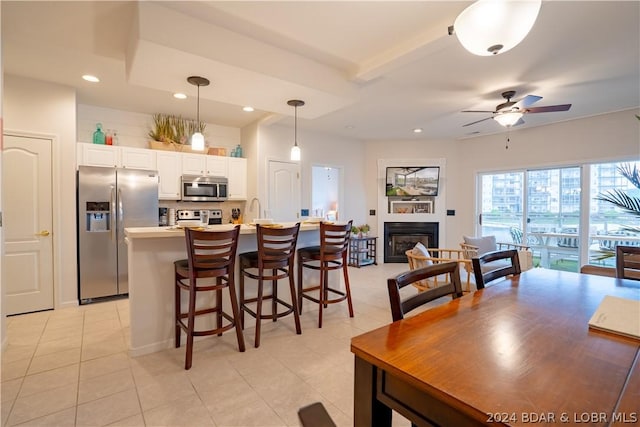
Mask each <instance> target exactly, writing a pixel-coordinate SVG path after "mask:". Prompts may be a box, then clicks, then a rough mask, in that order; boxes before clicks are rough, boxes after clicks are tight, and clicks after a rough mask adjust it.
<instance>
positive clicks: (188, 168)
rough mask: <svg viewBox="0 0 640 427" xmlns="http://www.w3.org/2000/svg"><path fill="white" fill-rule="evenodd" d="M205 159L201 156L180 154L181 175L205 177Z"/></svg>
mask: <svg viewBox="0 0 640 427" xmlns="http://www.w3.org/2000/svg"><path fill="white" fill-rule="evenodd" d="M206 170H207V157H206V156H203V155H202V154H182V173H183V174H184V175H205V173H206Z"/></svg>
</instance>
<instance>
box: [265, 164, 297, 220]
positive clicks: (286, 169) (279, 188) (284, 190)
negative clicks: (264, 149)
mask: <svg viewBox="0 0 640 427" xmlns="http://www.w3.org/2000/svg"><path fill="white" fill-rule="evenodd" d="M267 168H268V176H269V193H268V194H269V200H268V205H267V206H268V208H267V209H265V213H264V216H265V217H266V218H275V219H276V220H277V221H298V219H299V218H300V164H299V163H298V162H284V161H278V160H269V162H268V166H267Z"/></svg>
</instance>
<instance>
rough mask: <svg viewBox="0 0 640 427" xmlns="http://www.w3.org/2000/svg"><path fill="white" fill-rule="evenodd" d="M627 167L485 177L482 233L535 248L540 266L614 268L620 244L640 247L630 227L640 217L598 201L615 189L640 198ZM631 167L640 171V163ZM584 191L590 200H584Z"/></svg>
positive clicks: (600, 166) (608, 165)
mask: <svg viewBox="0 0 640 427" xmlns="http://www.w3.org/2000/svg"><path fill="white" fill-rule="evenodd" d="M622 164H625V163H624V162H623V163H603V164H592V165H583V166H575V167H566V168H553V169H535V170H526V171H512V172H501V173H496V174H491V173H486V174H481V175H480V180H479V183H480V189H479V195H480V200H479V202H480V209H481V212H480V213H481V216H480V218H481V220H480V233H481V234H482V235H485V236H486V235H495V236H496V239H497V240H498V241H499V242H513V243H520V244H525V245H529V246H530V247H531V248H532V250H533V253H534V265H539V266H543V267H547V268H553V269H560V270H569V271H578V269H579V267H580V265H583V264H587V263H591V264H599V265H605V266H612V265H614V258H613V257H612V252H613V251H614V250H615V246H616V245H617V244H627V245H639V246H640V234H638V233H636V232H634V231H630V230H628V229H627V227H628V226H635V227H639V226H640V217H639V216H637V215H634V214H632V213H629V212H626V211H624V210H623V209H621V208H618V207H616V206H614V205H613V204H611V203H609V202H607V201H604V200H599V199H598V195H599V194H603V193H606V192H608V191H610V190H613V189H616V190H622V191H624V192H626V193H628V194H629V195H634V196H640V189H638V188H636V187H635V186H634V185H633V184H632V183H631V182H629V180H627V179H626V178H625V177H624V176H623V175H622V174H621V173H620V171H619V167H620V166H621V165H622ZM626 164H629V165H631V166H632V167H633V165H635V166H636V167H638V168H640V162H626ZM583 169H584V170H585V172H586V173H585V174H583ZM584 176H588V177H589V182H583V177H584ZM583 191H588V195H589V197H587V198H582V197H581V196H582V192H583ZM583 216H585V218H583ZM580 224H588V227H587V228H586V230H582V229H581V227H580ZM583 246H586V249H585V250H582V247H583Z"/></svg>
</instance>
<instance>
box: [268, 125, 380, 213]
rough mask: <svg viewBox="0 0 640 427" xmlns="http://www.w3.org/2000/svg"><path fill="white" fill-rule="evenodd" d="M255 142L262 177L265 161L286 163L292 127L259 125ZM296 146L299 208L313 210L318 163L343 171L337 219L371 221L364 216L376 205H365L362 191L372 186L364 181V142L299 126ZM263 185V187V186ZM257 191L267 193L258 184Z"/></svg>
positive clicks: (291, 138) (291, 141)
mask: <svg viewBox="0 0 640 427" xmlns="http://www.w3.org/2000/svg"><path fill="white" fill-rule="evenodd" d="M258 140H259V141H258V145H259V150H258V165H257V166H258V177H265V176H266V169H267V159H278V160H286V161H288V160H289V155H290V152H291V146H292V145H293V128H291V127H287V126H281V125H276V124H273V125H262V126H260V127H259V129H258ZM298 145H299V146H300V150H301V152H302V159H301V161H300V167H301V175H302V176H301V179H302V185H301V187H302V197H301V208H302V209H311V208H312V206H311V193H312V190H311V188H312V186H311V178H312V167H313V166H314V165H317V164H327V165H332V166H336V167H341V168H342V170H343V171H344V179H343V182H344V203H343V205H344V206H343V207H340V208H339V209H340V211H341V212H340V213H339V216H340V218H341V219H343V220H349V219H353V222H354V224H364V223H365V222H369V223H371V220H370V219H369V220H368V219H367V218H368V217H367V214H368V211H369V209H375V208H376V205H375V203H371V204H369V205H368V204H367V198H366V191H365V190H366V188H367V187H368V186H369V185H372V184H371V181H367V180H365V157H364V156H363V152H364V151H365V145H364V143H363V142H362V141H358V140H353V139H346V138H339V137H335V136H329V135H324V134H319V133H315V132H310V131H304V130H302V131H301V130H300V126H298ZM262 181H266V180H262ZM259 182H260V180H259ZM374 182H375V181H374ZM262 186H263V187H264V188H266V187H265V186H266V184H265V183H263V184H262ZM258 191H259V192H258V194H260V197H264V195H266V190H264V191H261V190H260V184H259V190H258Z"/></svg>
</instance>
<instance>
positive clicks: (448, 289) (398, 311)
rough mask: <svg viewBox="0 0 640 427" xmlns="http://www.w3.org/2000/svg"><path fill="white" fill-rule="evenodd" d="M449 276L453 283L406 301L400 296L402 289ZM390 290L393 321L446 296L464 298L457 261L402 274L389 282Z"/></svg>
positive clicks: (427, 290) (413, 296)
mask: <svg viewBox="0 0 640 427" xmlns="http://www.w3.org/2000/svg"><path fill="white" fill-rule="evenodd" d="M442 274H448V275H449V277H451V282H450V283H447V284H446V285H441V286H438V287H436V288H431V289H426V290H425V291H423V292H420V293H418V294H415V295H412V296H410V297H407V298H405V299H402V297H401V296H400V289H402V288H404V287H405V286H408V285H412V284H413V283H415V282H418V281H424V280H427V279H429V278H431V277H436V276H439V275H442ZM387 288H388V290H389V303H390V305H391V316H392V318H393V321H394V322H395V321H396V320H400V319H403V318H404V315H405V314H406V313H408V312H410V311H411V310H413V309H415V308H418V307H419V306H421V305H423V304H426V303H428V302H429V301H433V300H435V299H437V298H440V297H443V296H445V295H451V296H452V297H453V298H458V297H461V296H462V285H461V283H460V267H459V263H458V262H456V261H451V262H444V263H441V264H432V265H429V266H427V267H423V268H419V269H417V270H410V271H406V272H404V273H401V274H399V275H397V276H395V277H392V278H390V279H388V280H387Z"/></svg>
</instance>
